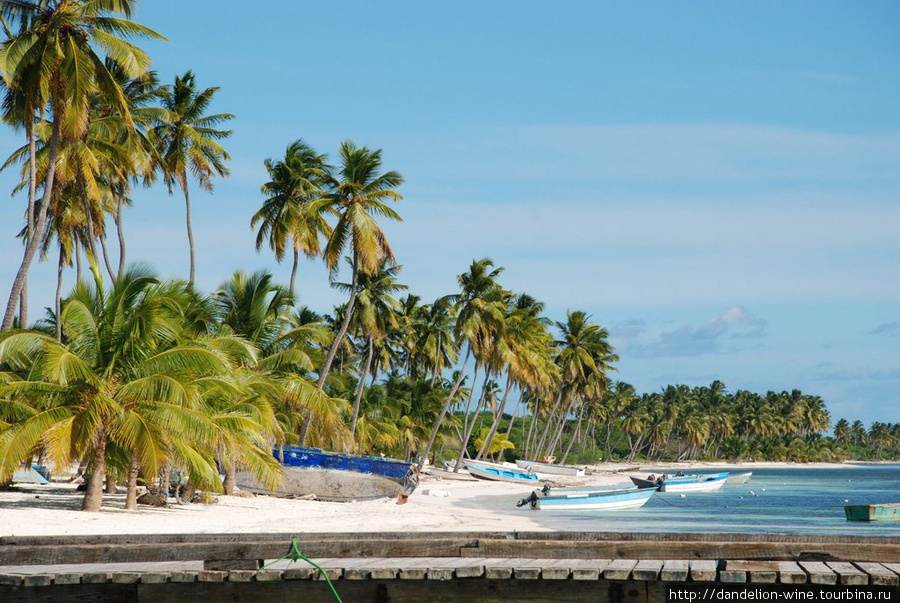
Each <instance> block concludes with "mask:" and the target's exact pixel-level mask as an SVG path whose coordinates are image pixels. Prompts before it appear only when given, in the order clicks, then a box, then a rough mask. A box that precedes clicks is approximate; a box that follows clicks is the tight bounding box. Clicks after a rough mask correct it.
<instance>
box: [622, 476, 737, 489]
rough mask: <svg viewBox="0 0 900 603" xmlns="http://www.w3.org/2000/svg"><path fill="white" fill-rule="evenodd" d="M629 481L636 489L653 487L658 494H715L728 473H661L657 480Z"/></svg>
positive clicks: (633, 478) (638, 479) (638, 478)
mask: <svg viewBox="0 0 900 603" xmlns="http://www.w3.org/2000/svg"><path fill="white" fill-rule="evenodd" d="M630 479H631V481H632V483H634V485H635V486H637V487H638V488H649V487H651V486H654V485H655V487H656V488H657V489H658V490H659V491H660V492H715V491H716V490H718V489H719V488H721V487H722V486H723V485H724V484H725V480H726V479H728V472H727V471H725V472H722V473H706V474H703V473H700V474H689V475H668V474H665V473H663V474H662V475H661V476H660V477H658V478H656V477H654V476H653V475H649V476H647V478H640V477H633V476H632V477H631V478H630Z"/></svg>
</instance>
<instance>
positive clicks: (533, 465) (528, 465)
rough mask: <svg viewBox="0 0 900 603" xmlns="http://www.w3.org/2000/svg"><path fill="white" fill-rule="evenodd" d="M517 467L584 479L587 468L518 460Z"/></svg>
mask: <svg viewBox="0 0 900 603" xmlns="http://www.w3.org/2000/svg"><path fill="white" fill-rule="evenodd" d="M516 466H517V467H519V468H520V469H530V470H531V471H534V472H535V473H546V474H549V475H568V476H573V477H583V476H584V474H585V471H586V470H587V467H576V466H574V465H559V464H556V463H548V462H545V461H525V460H522V459H518V460H516Z"/></svg>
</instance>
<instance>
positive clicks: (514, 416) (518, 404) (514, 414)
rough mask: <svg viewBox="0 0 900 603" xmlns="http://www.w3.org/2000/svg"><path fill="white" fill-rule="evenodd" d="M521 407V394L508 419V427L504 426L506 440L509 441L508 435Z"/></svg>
mask: <svg viewBox="0 0 900 603" xmlns="http://www.w3.org/2000/svg"><path fill="white" fill-rule="evenodd" d="M521 407H522V394H521V393H519V400H518V401H517V402H516V407H515V408H514V409H513V411H512V414H511V415H510V417H509V425H507V426H506V439H507V440H508V439H509V434H511V433H512V430H513V423H514V422H515V420H516V417H517V416H519V409H520V408H521Z"/></svg>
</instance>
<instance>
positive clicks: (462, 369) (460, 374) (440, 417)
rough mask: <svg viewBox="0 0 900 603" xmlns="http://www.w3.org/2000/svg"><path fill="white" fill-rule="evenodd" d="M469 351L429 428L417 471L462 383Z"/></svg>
mask: <svg viewBox="0 0 900 603" xmlns="http://www.w3.org/2000/svg"><path fill="white" fill-rule="evenodd" d="M471 353H472V349H471V348H467V349H466V357H465V359H464V360H463V363H462V367H460V369H459V371H458V372H457V373H456V381H454V383H453V387H452V388H451V389H450V395H448V396H447V401H446V402H445V403H444V407H443V408H442V409H441V413H440V414H439V415H438V418H437V420H435V422H434V425H433V426H432V428H431V435H430V436H429V437H428V444H427V445H426V446H425V450H424V451H422V453H421V454H420V458H419V471H421V470H422V467H424V466H425V461H426V460H427V459H428V455H429V454H430V453H431V448H432V447H433V446H434V441H435V440H436V439H437V434H438V431H440V429H441V425H443V423H444V417H446V416H447V411H448V410H450V406H451V405H452V404H453V398H454V396H456V392H458V391H459V386H460V385H462V382H463V379H465V376H466V375H465V373H466V365H467V364H469V356H470V355H471Z"/></svg>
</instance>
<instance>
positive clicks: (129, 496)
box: [125, 455, 140, 511]
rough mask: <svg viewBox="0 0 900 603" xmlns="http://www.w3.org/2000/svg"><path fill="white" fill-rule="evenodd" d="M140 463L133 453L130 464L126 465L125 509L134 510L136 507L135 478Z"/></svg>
mask: <svg viewBox="0 0 900 603" xmlns="http://www.w3.org/2000/svg"><path fill="white" fill-rule="evenodd" d="M139 470H140V465H139V464H138V462H137V457H136V456H135V455H132V456H131V465H129V466H128V479H127V481H126V482H125V483H126V489H127V493H126V494H125V509H127V510H129V511H134V510H135V509H137V478H138V471H139Z"/></svg>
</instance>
